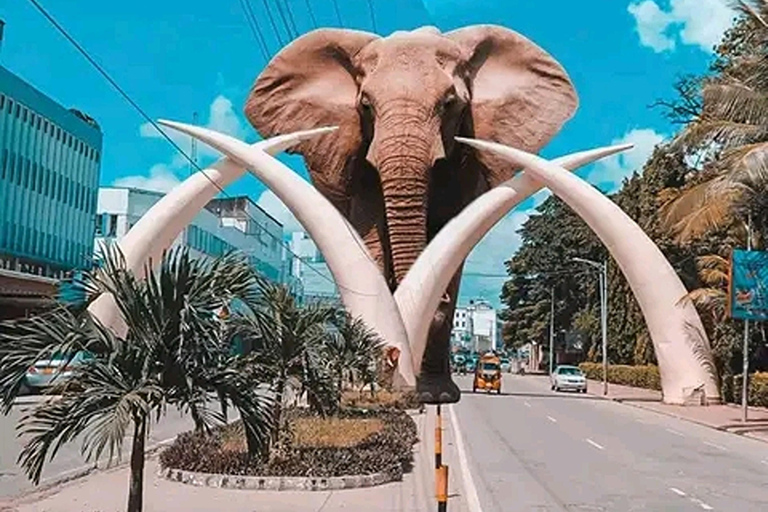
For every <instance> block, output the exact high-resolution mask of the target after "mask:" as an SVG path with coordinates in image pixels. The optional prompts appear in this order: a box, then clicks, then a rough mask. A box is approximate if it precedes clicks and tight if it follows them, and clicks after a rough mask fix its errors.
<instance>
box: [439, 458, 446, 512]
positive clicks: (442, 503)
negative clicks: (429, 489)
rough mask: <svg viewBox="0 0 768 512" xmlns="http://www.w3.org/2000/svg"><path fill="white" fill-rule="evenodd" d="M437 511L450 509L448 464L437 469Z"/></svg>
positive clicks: (443, 511) (441, 511)
mask: <svg viewBox="0 0 768 512" xmlns="http://www.w3.org/2000/svg"><path fill="white" fill-rule="evenodd" d="M436 481H437V512H447V510H448V466H440V467H439V468H438V469H437V479H436Z"/></svg>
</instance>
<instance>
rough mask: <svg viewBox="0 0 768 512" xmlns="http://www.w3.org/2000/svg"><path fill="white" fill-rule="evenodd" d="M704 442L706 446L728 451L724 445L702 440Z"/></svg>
mask: <svg viewBox="0 0 768 512" xmlns="http://www.w3.org/2000/svg"><path fill="white" fill-rule="evenodd" d="M704 444H705V445H707V446H711V447H712V448H717V449H718V450H723V451H728V448H726V447H725V446H720V445H719V444H715V443H710V442H709V441H704Z"/></svg>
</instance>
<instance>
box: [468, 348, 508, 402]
mask: <svg viewBox="0 0 768 512" xmlns="http://www.w3.org/2000/svg"><path fill="white" fill-rule="evenodd" d="M478 389H479V390H486V391H488V392H489V393H490V392H491V391H496V393H498V394H501V359H499V357H498V356H497V355H496V354H486V355H484V356H483V357H481V358H480V360H479V361H478V362H477V367H476V368H475V378H474V380H473V381H472V392H473V393H476V392H477V390H478Z"/></svg>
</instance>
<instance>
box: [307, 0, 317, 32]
mask: <svg viewBox="0 0 768 512" xmlns="http://www.w3.org/2000/svg"><path fill="white" fill-rule="evenodd" d="M304 3H305V4H306V6H307V11H308V12H309V19H311V20H312V27H314V28H317V27H318V24H317V18H315V12H314V11H313V10H312V2H311V0H304Z"/></svg>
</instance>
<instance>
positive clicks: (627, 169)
mask: <svg viewBox="0 0 768 512" xmlns="http://www.w3.org/2000/svg"><path fill="white" fill-rule="evenodd" d="M664 139H666V136H665V135H664V134H661V133H658V132H656V130H653V129H651V128H636V129H634V130H630V131H629V132H627V133H626V134H624V136H623V137H619V138H618V139H614V140H613V141H612V142H611V144H612V145H613V144H634V145H635V147H634V148H633V149H631V150H628V151H625V152H624V153H619V154H617V155H613V156H611V157H608V158H605V159H603V160H601V161H599V162H598V163H597V164H595V165H594V166H593V167H592V169H591V170H590V172H589V173H588V174H587V175H586V179H587V180H588V181H589V182H590V183H592V184H593V185H597V186H600V187H601V188H603V189H604V190H606V189H607V190H606V192H614V191H616V190H617V189H618V188H619V187H620V186H621V183H622V181H623V180H624V178H626V177H628V176H630V175H632V173H633V172H635V171H639V170H641V169H642V167H643V165H645V162H646V161H647V160H648V157H650V156H651V155H652V154H653V149H654V148H655V147H656V146H657V145H658V144H659V143H661V142H662V141H663V140H664Z"/></svg>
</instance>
